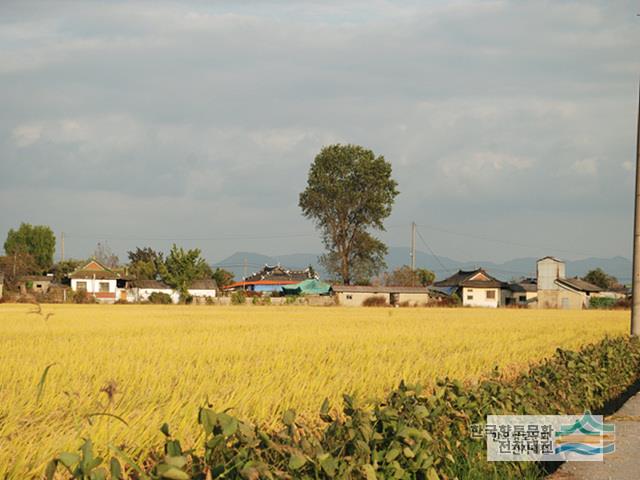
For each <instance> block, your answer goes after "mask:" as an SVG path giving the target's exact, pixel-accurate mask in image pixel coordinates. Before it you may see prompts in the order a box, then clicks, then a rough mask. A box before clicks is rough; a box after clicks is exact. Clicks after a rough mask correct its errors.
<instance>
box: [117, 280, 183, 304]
mask: <svg viewBox="0 0 640 480" xmlns="http://www.w3.org/2000/svg"><path fill="white" fill-rule="evenodd" d="M152 293H164V294H166V295H169V297H171V302H172V303H178V302H179V301H180V294H179V293H178V292H176V291H175V290H174V289H173V288H171V287H170V286H169V285H167V284H166V283H163V282H161V281H159V280H132V281H131V282H129V284H128V289H127V301H128V302H135V303H137V302H147V301H149V297H150V296H151V294H152Z"/></svg>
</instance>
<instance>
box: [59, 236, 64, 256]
mask: <svg viewBox="0 0 640 480" xmlns="http://www.w3.org/2000/svg"><path fill="white" fill-rule="evenodd" d="M60 261H61V262H64V232H62V233H61V234H60Z"/></svg>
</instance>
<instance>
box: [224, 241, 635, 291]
mask: <svg viewBox="0 0 640 480" xmlns="http://www.w3.org/2000/svg"><path fill="white" fill-rule="evenodd" d="M318 256H319V254H317V253H293V254H289V255H277V256H268V255H262V254H260V253H254V252H236V253H234V254H233V255H231V256H230V257H227V258H225V259H224V260H222V261H220V262H218V263H215V264H214V265H213V266H214V267H223V268H225V269H227V270H229V271H231V272H233V273H234V275H235V276H236V279H240V278H242V277H243V276H244V271H245V264H246V274H247V275H250V274H251V273H253V272H256V271H258V270H260V269H262V267H263V266H264V265H265V264H268V265H275V264H277V263H279V264H280V265H283V266H285V267H288V268H291V269H296V270H297V269H304V268H307V267H308V266H309V265H311V266H312V267H313V268H314V269H315V270H316V271H317V272H319V273H320V275H321V276H322V275H323V274H324V271H323V269H322V267H321V266H320V265H319V264H318ZM536 260H537V258H534V257H525V258H515V259H513V260H508V261H506V262H502V263H496V262H488V261H460V260H454V259H452V258H448V257H440V256H439V257H435V256H433V255H430V254H428V253H425V252H420V251H417V252H416V266H417V267H418V268H428V269H429V270H432V271H433V272H434V273H435V274H436V277H437V278H438V279H442V278H446V277H448V276H449V275H450V274H452V273H454V272H455V271H457V270H458V269H463V270H471V269H474V268H477V267H482V268H484V269H485V270H487V272H489V273H490V274H491V275H493V276H495V277H497V278H499V279H502V280H511V279H512V278H520V277H535V275H536ZM386 261H387V267H388V268H389V269H390V270H392V269H394V268H397V267H400V266H402V265H407V264H409V263H410V258H409V249H408V248H403V247H390V248H389V254H388V255H387V257H386ZM245 262H246V263H245ZM597 267H600V268H602V269H603V270H604V271H605V272H607V273H608V274H609V275H613V276H614V277H616V278H617V279H618V280H619V281H620V282H622V283H630V282H631V261H630V260H629V259H627V258H624V257H612V258H595V257H590V258H585V259H582V260H567V275H568V276H570V277H573V276H583V275H585V274H586V273H587V272H588V271H589V270H592V269H594V268H597Z"/></svg>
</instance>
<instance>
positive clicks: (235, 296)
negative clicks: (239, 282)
mask: <svg viewBox="0 0 640 480" xmlns="http://www.w3.org/2000/svg"><path fill="white" fill-rule="evenodd" d="M245 303H247V294H246V292H245V291H244V290H236V291H235V292H233V293H232V294H231V304H232V305H244V304H245Z"/></svg>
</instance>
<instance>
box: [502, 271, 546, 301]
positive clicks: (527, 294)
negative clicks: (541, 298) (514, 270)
mask: <svg viewBox="0 0 640 480" xmlns="http://www.w3.org/2000/svg"><path fill="white" fill-rule="evenodd" d="M502 292H503V295H504V297H503V302H502V304H503V305H504V306H506V307H510V306H517V307H532V306H535V305H536V304H537V301H538V283H537V281H536V279H535V278H525V279H524V280H521V281H519V282H512V283H510V284H509V288H508V289H503V290H502Z"/></svg>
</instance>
